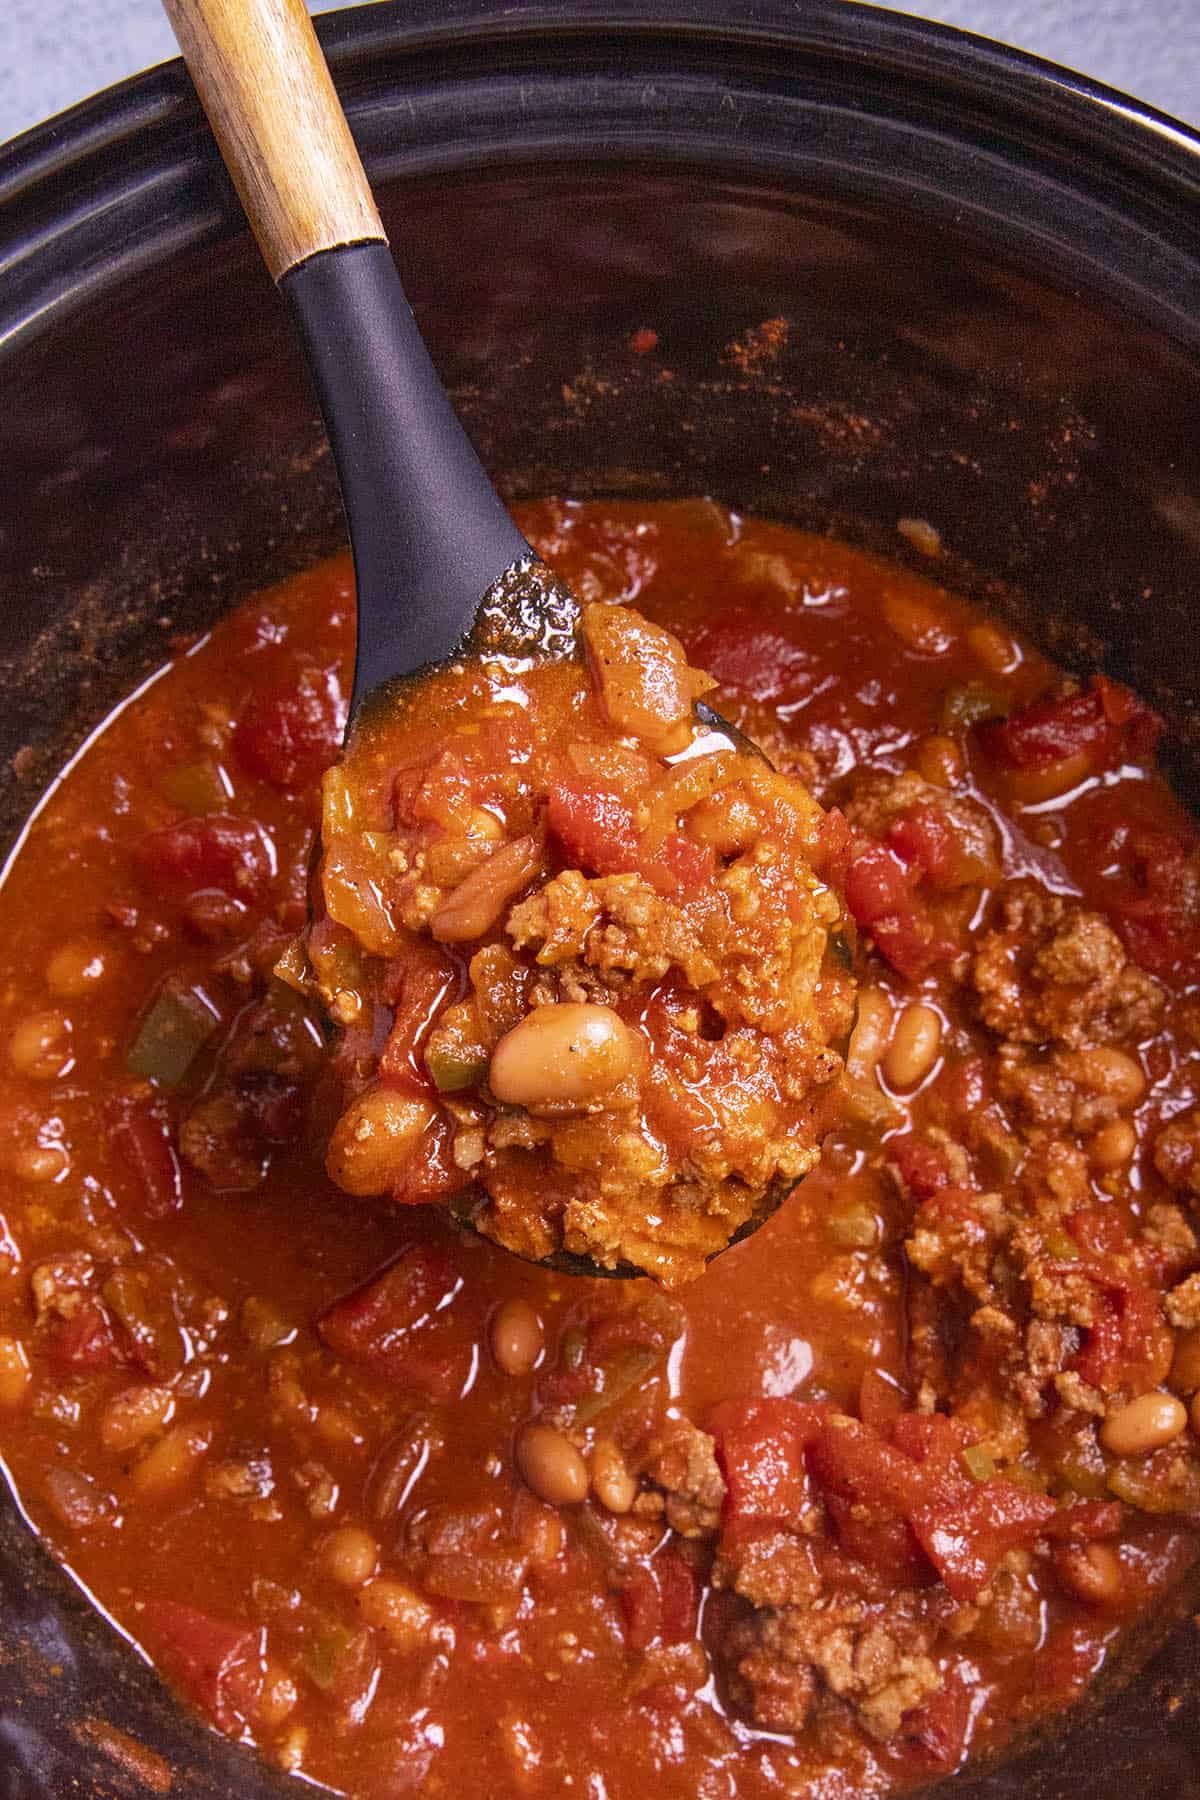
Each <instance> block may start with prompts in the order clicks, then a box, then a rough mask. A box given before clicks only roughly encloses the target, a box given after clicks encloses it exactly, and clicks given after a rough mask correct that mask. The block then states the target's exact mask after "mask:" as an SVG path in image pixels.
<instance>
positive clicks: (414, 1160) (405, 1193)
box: [391, 1115, 471, 1206]
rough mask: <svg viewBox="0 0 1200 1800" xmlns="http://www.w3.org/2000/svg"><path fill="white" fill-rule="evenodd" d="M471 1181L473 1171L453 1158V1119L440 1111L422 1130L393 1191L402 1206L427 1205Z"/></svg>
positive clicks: (462, 1187) (468, 1184)
mask: <svg viewBox="0 0 1200 1800" xmlns="http://www.w3.org/2000/svg"><path fill="white" fill-rule="evenodd" d="M470 1184H471V1175H470V1171H469V1170H465V1169H460V1168H459V1166H458V1164H457V1163H456V1162H455V1160H454V1131H453V1128H452V1127H451V1124H450V1121H449V1120H448V1119H446V1118H444V1117H442V1116H440V1115H439V1116H438V1117H437V1118H435V1119H432V1120H431V1121H430V1123H429V1125H428V1126H427V1127H426V1129H425V1130H424V1131H423V1132H422V1133H421V1137H420V1140H419V1142H418V1143H417V1146H416V1148H415V1150H414V1152H413V1154H412V1156H411V1157H410V1158H409V1160H408V1162H407V1163H406V1164H405V1166H404V1169H403V1170H402V1172H401V1174H400V1177H399V1179H398V1181H397V1182H396V1185H395V1186H394V1187H393V1188H392V1191H391V1193H392V1199H393V1200H394V1201H396V1202H397V1204H398V1205H400V1206H427V1205H429V1204H430V1203H431V1202H432V1201H434V1200H445V1199H446V1198H447V1197H448V1196H449V1195H450V1194H460V1193H461V1192H462V1190H463V1189H464V1188H465V1187H469V1186H470Z"/></svg>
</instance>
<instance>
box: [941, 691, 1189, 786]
mask: <svg viewBox="0 0 1200 1800" xmlns="http://www.w3.org/2000/svg"><path fill="white" fill-rule="evenodd" d="M1162 728H1163V727H1162V720H1161V719H1160V718H1159V717H1158V715H1157V713H1155V712H1153V711H1151V709H1150V708H1149V707H1148V706H1146V705H1144V704H1143V702H1142V701H1140V700H1139V699H1138V698H1137V696H1136V695H1135V694H1132V693H1131V692H1130V691H1129V689H1128V688H1125V687H1122V686H1121V685H1120V684H1119V683H1117V682H1115V681H1109V680H1108V679H1107V678H1106V677H1105V676H1103V675H1094V676H1093V677H1092V681H1091V685H1090V686H1089V687H1087V688H1086V689H1084V690H1082V691H1081V692H1078V693H1074V694H1060V695H1058V696H1057V697H1056V698H1052V699H1047V700H1035V701H1033V702H1032V703H1031V704H1030V705H1029V706H1026V707H1023V708H1022V709H1021V711H1020V712H1016V713H1014V714H1013V715H1012V717H1011V718H1009V719H988V720H986V721H985V722H984V723H982V724H980V725H978V726H976V735H977V737H978V739H979V742H980V745H981V746H982V748H983V749H984V751H985V752H986V754H987V755H988V756H989V757H991V759H992V760H993V761H994V762H996V763H997V764H999V765H1000V766H1001V767H1003V768H1008V769H1017V770H1022V771H1030V772H1036V773H1042V772H1044V771H1046V770H1048V769H1051V768H1053V766H1054V764H1055V763H1059V762H1066V761H1067V760H1068V759H1069V758H1071V757H1077V756H1086V757H1087V758H1088V760H1089V762H1090V763H1091V765H1092V766H1093V768H1095V769H1096V770H1100V769H1106V768H1111V767H1112V765H1113V764H1114V763H1115V762H1118V761H1119V760H1120V759H1121V757H1123V756H1127V755H1128V756H1136V757H1145V756H1148V755H1149V754H1150V753H1151V752H1152V751H1153V749H1154V746H1155V744H1156V743H1157V742H1158V738H1159V735H1160V733H1161V731H1162Z"/></svg>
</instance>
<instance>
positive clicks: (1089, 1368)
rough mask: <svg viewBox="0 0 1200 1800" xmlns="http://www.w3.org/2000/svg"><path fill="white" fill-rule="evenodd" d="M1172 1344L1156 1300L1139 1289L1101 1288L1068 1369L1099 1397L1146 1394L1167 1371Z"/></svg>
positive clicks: (1130, 1285)
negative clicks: (1089, 1323) (1101, 1395)
mask: <svg viewBox="0 0 1200 1800" xmlns="http://www.w3.org/2000/svg"><path fill="white" fill-rule="evenodd" d="M1173 1351H1174V1338H1173V1336H1172V1333H1171V1329H1170V1327H1169V1326H1168V1324H1167V1323H1166V1321H1165V1319H1164V1318H1163V1316H1162V1307H1161V1304H1160V1302H1159V1297H1158V1295H1157V1294H1156V1293H1155V1292H1154V1291H1153V1290H1152V1289H1150V1288H1146V1287H1142V1286H1140V1285H1138V1284H1137V1283H1133V1282H1124V1283H1115V1284H1113V1285H1112V1286H1108V1285H1107V1284H1105V1286H1104V1291H1103V1293H1102V1294H1101V1295H1100V1296H1099V1297H1098V1299H1097V1305H1096V1316H1095V1318H1094V1319H1093V1321H1092V1324H1091V1325H1090V1326H1089V1327H1088V1331H1087V1338H1086V1340H1085V1342H1084V1345H1083V1348H1082V1349H1081V1350H1080V1352H1079V1354H1078V1355H1077V1356H1076V1357H1075V1358H1074V1359H1073V1361H1072V1364H1071V1367H1072V1368H1073V1369H1074V1370H1076V1372H1077V1373H1078V1374H1079V1375H1081V1376H1082V1377H1083V1379H1084V1381H1086V1382H1087V1383H1088V1384H1089V1386H1091V1387H1095V1388H1099V1390H1100V1392H1101V1393H1102V1394H1115V1393H1117V1392H1120V1391H1128V1392H1129V1393H1132V1394H1144V1393H1147V1392H1148V1391H1149V1390H1150V1389H1151V1388H1153V1387H1157V1385H1158V1383H1159V1382H1160V1381H1161V1380H1162V1379H1163V1377H1164V1376H1165V1375H1166V1373H1167V1370H1168V1369H1169V1368H1170V1366H1171V1357H1172V1354H1173Z"/></svg>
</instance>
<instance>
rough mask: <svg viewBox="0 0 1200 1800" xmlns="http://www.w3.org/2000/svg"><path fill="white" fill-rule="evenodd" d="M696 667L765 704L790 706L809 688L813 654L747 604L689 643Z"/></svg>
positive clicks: (726, 685)
mask: <svg viewBox="0 0 1200 1800" xmlns="http://www.w3.org/2000/svg"><path fill="white" fill-rule="evenodd" d="M687 649H688V657H689V659H690V661H691V662H692V663H694V664H695V666H696V667H697V668H698V669H703V670H704V671H705V673H706V674H709V675H711V676H712V677H713V679H714V680H715V681H718V682H720V684H721V686H722V687H725V688H735V689H736V690H737V691H738V692H739V693H742V694H748V695H749V696H750V698H751V699H753V700H759V701H761V702H762V703H763V704H764V705H768V706H793V705H795V703H796V701H797V700H800V699H803V698H804V697H805V696H806V695H807V694H808V693H809V692H810V691H811V689H812V683H813V672H812V669H813V666H812V654H811V652H810V651H808V650H805V649H803V648H802V647H801V646H800V645H799V644H794V643H793V642H792V641H791V639H790V638H787V637H785V636H784V635H783V633H782V632H781V631H778V630H776V629H775V628H774V627H772V626H771V625H768V624H765V623H764V622H763V619H762V617H761V614H759V613H756V612H754V611H752V610H751V609H750V608H749V607H745V606H742V607H733V608H731V609H730V610H729V611H728V612H727V613H725V614H724V615H723V616H722V617H721V618H720V619H719V620H717V621H716V622H715V623H714V624H712V625H705V626H704V627H703V628H702V629H701V630H700V631H699V632H697V634H696V635H695V636H694V637H693V638H692V640H691V641H690V643H689V644H688V647H687Z"/></svg>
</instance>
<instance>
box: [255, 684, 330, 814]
mask: <svg viewBox="0 0 1200 1800" xmlns="http://www.w3.org/2000/svg"><path fill="white" fill-rule="evenodd" d="M344 724H345V708H344V706H343V702H342V695H341V690H340V688H339V686H338V681H337V677H336V676H335V675H332V674H326V673H319V672H317V671H315V670H314V671H311V672H310V673H308V674H306V675H304V676H302V677H301V678H300V680H299V681H297V682H296V683H294V684H292V685H289V686H287V687H278V688H273V689H271V690H270V691H268V692H266V693H259V694H252V695H251V697H250V699H249V700H248V701H247V703H246V705H245V706H244V707H243V708H242V712H241V716H240V717H239V719H238V722H237V726H236V727H235V729H234V733H233V748H234V752H235V754H236V756H237V759H238V761H239V762H240V763H241V765H242V767H243V768H244V769H245V770H247V772H248V773H249V774H251V775H257V776H258V777H259V779H260V780H262V781H267V782H270V784H271V786H272V787H276V788H279V789H280V790H281V791H282V792H284V793H296V792H298V791H299V790H300V789H301V788H306V787H311V785H312V784H313V782H315V781H316V780H317V779H318V778H319V777H320V776H321V775H322V774H324V772H325V770H326V769H327V768H328V767H329V765H330V764H331V763H332V762H333V761H334V760H335V758H336V757H337V753H338V749H339V747H340V745H341V741H342V730H343V727H344Z"/></svg>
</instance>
